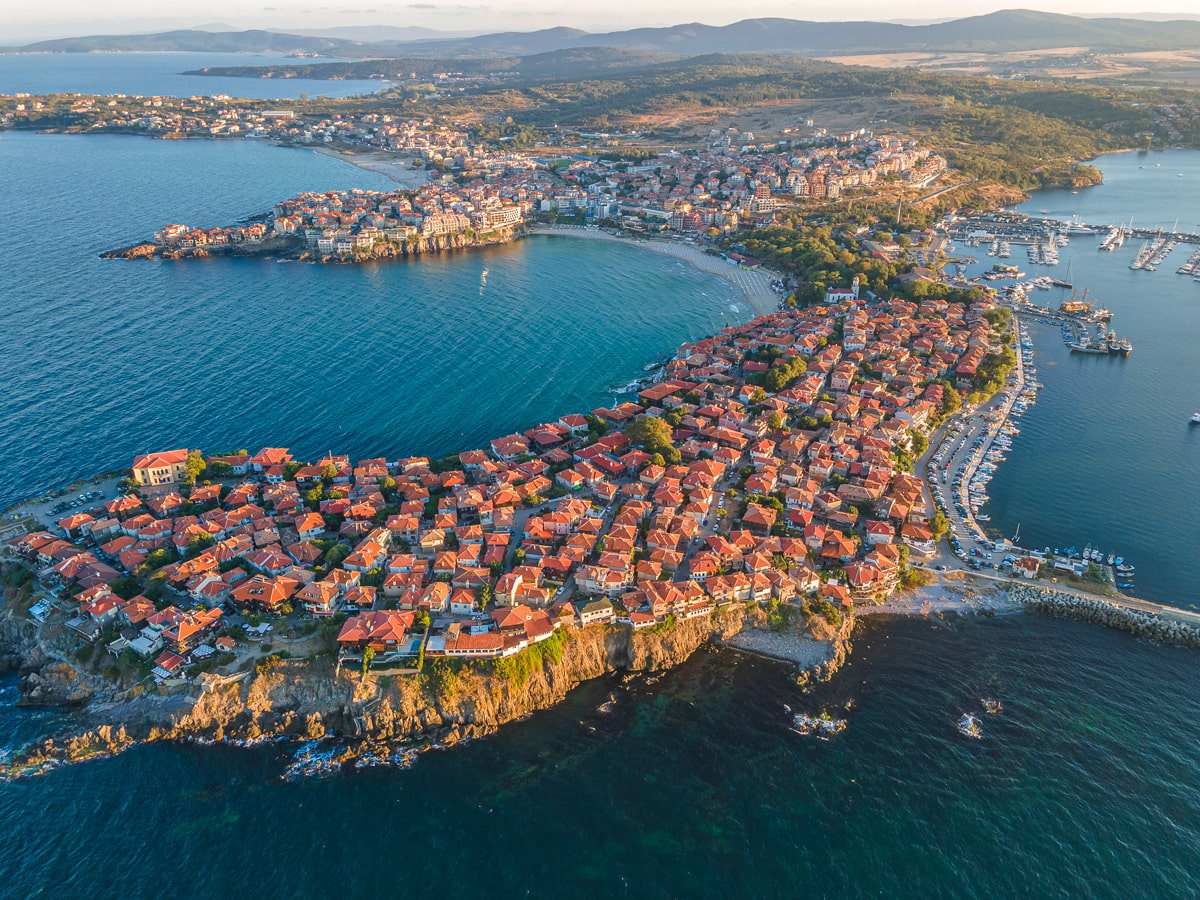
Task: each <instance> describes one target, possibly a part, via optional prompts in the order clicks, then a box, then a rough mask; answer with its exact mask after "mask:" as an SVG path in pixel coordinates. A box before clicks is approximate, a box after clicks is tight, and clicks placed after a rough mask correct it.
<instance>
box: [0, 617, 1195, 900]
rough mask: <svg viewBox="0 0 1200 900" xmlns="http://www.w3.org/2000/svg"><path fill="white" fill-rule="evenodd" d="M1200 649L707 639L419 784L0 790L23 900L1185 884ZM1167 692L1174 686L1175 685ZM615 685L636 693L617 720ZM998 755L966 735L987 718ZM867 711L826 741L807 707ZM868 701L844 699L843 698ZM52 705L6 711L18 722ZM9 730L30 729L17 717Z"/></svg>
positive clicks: (111, 778) (992, 641)
mask: <svg viewBox="0 0 1200 900" xmlns="http://www.w3.org/2000/svg"><path fill="white" fill-rule="evenodd" d="M1194 678H1195V656H1194V655H1193V654H1189V653H1187V652H1184V651H1179V650H1172V649H1167V648H1161V647H1153V646H1149V645H1146V644H1142V643H1138V642H1137V641H1135V640H1133V639H1132V638H1130V637H1128V636H1126V635H1123V634H1119V633H1115V632H1109V631H1104V630H1102V629H1098V628H1091V627H1087V626H1081V625H1078V624H1073V623H1066V622H1058V621H1055V620H1048V619H1043V618H1040V617H1034V616H1024V615H1019V614H1018V615H1013V616H1004V617H1000V618H998V619H994V620H986V619H983V620H974V621H963V620H953V619H952V620H949V621H947V622H927V621H897V620H890V621H882V622H880V621H876V622H875V623H873V624H871V625H869V626H867V627H865V628H863V629H862V630H861V631H860V632H859V633H858V634H857V635H856V639H855V655H854V658H853V660H852V661H851V662H850V664H849V665H848V666H847V667H846V668H845V669H844V670H843V671H841V672H840V673H839V674H838V675H837V677H836V678H835V679H834V681H833V682H832V683H830V684H827V685H823V686H820V687H818V688H817V689H815V690H813V691H812V692H811V693H807V694H805V693H803V692H802V691H801V690H800V689H798V688H796V687H795V686H794V685H792V684H790V683H789V681H788V680H787V677H786V673H785V672H784V670H782V669H780V668H778V667H776V666H774V665H772V664H769V663H764V662H758V661H752V660H749V659H746V658H739V657H736V656H734V655H732V654H725V653H715V652H701V653H699V654H698V655H697V656H695V657H693V659H692V660H690V661H689V662H688V663H686V664H685V665H683V666H682V667H680V668H678V669H677V670H675V671H673V672H671V673H669V674H668V675H667V676H666V677H665V678H664V679H663V680H662V681H660V682H658V683H657V684H655V685H653V686H647V685H645V684H644V683H638V682H634V683H632V684H631V685H630V686H629V687H628V689H625V688H621V687H619V686H617V685H615V684H614V683H610V682H608V681H606V680H600V681H596V682H591V683H589V684H586V685H583V686H581V687H580V688H578V689H577V690H576V691H575V692H573V693H572V694H571V696H570V697H568V698H567V700H566V702H564V703H563V704H562V705H561V706H559V707H558V708H556V709H553V710H549V711H546V712H543V713H538V714H535V715H534V716H533V717H532V718H531V719H529V720H528V721H526V722H523V723H520V724H516V725H512V726H509V727H506V728H504V729H502V730H501V731H500V732H499V733H498V734H496V735H494V736H492V737H490V738H488V739H486V740H482V741H477V742H474V743H470V744H467V745H465V746H460V747H456V748H455V749H453V750H451V751H446V752H435V753H429V754H425V755H424V756H422V757H420V758H419V759H418V760H417V762H416V763H415V765H413V767H412V768H410V769H407V770H395V769H371V770H367V771H365V772H359V773H353V774H342V775H334V776H332V777H328V778H320V779H315V778H310V779H304V780H300V781H287V780H284V778H283V777H282V776H283V772H284V767H285V765H286V763H287V762H288V759H289V752H292V749H291V748H286V747H282V746H278V745H277V746H271V747H263V748H257V749H251V750H237V749H232V748H202V747H195V746H187V745H183V746H148V747H138V748H135V749H132V750H130V751H127V752H126V753H124V754H122V755H121V756H118V757H116V758H114V759H110V760H102V761H96V762H91V763H84V764H80V765H77V766H71V767H67V768H64V769H59V770H57V771H55V772H52V773H50V774H49V775H47V776H43V777H40V778H34V779H30V780H26V781H22V782H17V783H12V784H0V815H2V816H3V820H4V821H5V822H6V824H7V826H8V829H9V833H10V834H12V835H14V837H18V836H19V839H14V840H10V841H6V842H4V844H3V845H2V846H0V884H3V885H5V886H6V887H5V890H4V893H5V895H6V896H13V897H27V896H29V897H32V896H46V897H50V896H53V897H67V896H80V895H83V894H85V893H86V894H87V895H88V896H96V897H129V896H145V895H147V894H150V893H161V892H163V891H164V890H165V891H166V892H167V893H168V894H172V893H174V891H175V890H177V889H178V888H177V886H178V885H179V884H180V883H181V882H180V879H181V878H182V877H184V876H185V875H186V879H187V893H188V894H189V896H194V897H198V898H210V897H221V896H242V895H244V894H245V892H246V891H247V890H248V884H249V883H251V882H252V883H253V892H254V895H255V896H256V897H261V898H263V900H267V898H297V897H300V898H307V897H328V896H332V895H337V896H358V895H362V894H364V893H369V892H372V891H377V890H379V889H380V887H381V886H382V885H389V884H390V885H397V886H402V887H398V888H397V889H398V890H400V892H401V893H402V894H403V895H404V896H406V897H413V898H421V897H439V896H480V897H512V896H532V897H544V896H555V895H558V894H559V893H560V892H563V891H568V892H569V893H570V894H571V895H572V896H581V897H612V896H622V897H631V898H668V897H729V896H747V897H789V898H790V897H809V896H820V897H879V896H884V897H904V898H907V897H913V898H942V897H1038V898H1075V897H1092V898H1130V897H1155V898H1188V897H1194V896H1195V895H1196V893H1197V892H1198V891H1200V875H1198V874H1197V873H1198V872H1200V790H1198V787H1200V783H1198V780H1197V776H1196V769H1195V761H1196V748H1197V746H1200V700H1198V699H1197V695H1196V692H1195V691H1192V690H1190V689H1188V688H1187V687H1186V686H1187V685H1190V684H1191V683H1192V682H1193V681H1194ZM1168 686H1169V689H1168ZM610 690H615V691H616V697H617V704H616V708H615V710H614V711H613V712H612V713H610V714H604V713H600V712H598V711H597V707H598V706H599V704H600V703H602V702H603V701H604V700H605V699H606V697H607V695H608V692H609V691H610ZM981 698H997V699H1000V700H1001V702H1002V703H1003V706H1004V711H1003V713H1002V714H1000V715H998V716H988V715H983V716H982V719H983V721H982V732H983V736H982V738H981V739H980V740H979V741H971V740H968V739H965V738H963V737H961V736H960V735H959V734H958V733H957V731H956V730H955V728H954V723H955V721H956V719H957V718H958V716H959V715H961V714H962V713H963V712H966V711H974V712H977V713H978V712H980V707H981V704H980V702H979V701H980V699H981ZM785 704H787V706H789V707H791V709H792V710H794V711H797V712H799V711H804V712H806V713H809V714H819V713H821V712H823V711H829V712H831V713H832V714H835V715H837V716H841V717H844V718H846V719H847V721H848V726H847V728H846V730H845V731H844V732H842V733H841V734H840V735H837V736H835V737H834V738H832V739H831V740H829V741H827V742H823V741H821V740H819V739H817V738H814V737H811V736H801V735H798V734H795V733H793V732H791V731H790V730H789V729H788V724H789V719H790V716H789V713H788V711H787V710H786V709H785V707H784V705H785ZM847 707H849V709H848V710H847ZM28 715H30V714H29V713H26V712H22V711H12V710H10V711H8V712H7V713H6V714H4V716H3V717H2V718H0V723H3V722H4V721H6V720H7V721H12V720H18V721H19V724H23V720H24V717H26V716H28ZM8 727H10V728H12V727H15V726H13V725H9V726H8Z"/></svg>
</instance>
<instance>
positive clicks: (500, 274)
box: [0, 132, 750, 504]
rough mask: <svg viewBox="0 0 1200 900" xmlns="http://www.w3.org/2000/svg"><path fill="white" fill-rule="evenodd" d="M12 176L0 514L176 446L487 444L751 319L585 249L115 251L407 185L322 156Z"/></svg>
mask: <svg viewBox="0 0 1200 900" xmlns="http://www.w3.org/2000/svg"><path fill="white" fill-rule="evenodd" d="M0 169H3V171H5V172H14V173H20V177H18V178H6V179H0V205H2V206H3V208H4V209H5V210H6V211H7V212H8V214H7V215H6V216H4V217H3V218H2V220H0V259H3V260H4V261H5V276H6V278H5V280H6V283H5V293H6V295H7V308H6V314H7V316H6V317H7V322H6V327H5V328H3V329H0V360H3V366H4V372H5V390H4V391H3V392H0V421H2V422H4V428H3V429H0V504H3V503H5V502H11V501H13V500H16V499H20V498H22V497H26V496H30V495H32V494H34V493H37V492H39V491H41V490H43V489H45V488H47V487H49V486H51V485H54V484H56V483H62V482H64V481H65V480H71V479H73V478H74V477H77V476H80V475H88V474H92V473H95V472H99V471H104V470H107V469H113V468H120V467H123V466H126V465H128V464H129V460H130V459H131V458H132V456H133V455H135V454H137V453H141V452H145V451H147V450H154V449H164V448H167V447H175V446H189V447H197V446H198V447H201V448H203V449H205V450H208V451H210V452H211V451H214V450H220V449H228V448H234V449H237V448H243V447H245V448H252V447H253V448H257V447H259V446H290V447H292V448H294V449H295V450H296V452H297V454H298V455H299V456H301V457H316V456H317V455H318V454H321V453H324V452H327V451H329V450H333V451H336V452H345V453H349V454H351V455H352V456H355V457H359V458H365V457H367V456H374V455H378V454H385V455H387V456H388V457H396V456H399V455H410V454H441V453H447V452H451V451H458V450H464V449H470V448H472V447H477V446H480V445H481V444H482V442H484V441H485V440H487V439H489V438H491V437H496V436H499V435H501V434H506V433H509V432H511V431H513V430H515V429H518V428H528V427H529V426H531V425H533V424H536V423H537V422H539V421H545V420H547V418H549V417H557V416H560V415H563V414H565V413H568V412H577V411H583V412H586V411H590V410H591V409H594V408H596V407H597V406H600V405H611V404H612V402H613V401H614V399H615V398H614V395H613V393H612V392H611V391H610V390H609V388H610V387H612V386H614V383H621V384H624V383H628V382H629V381H630V380H631V379H633V378H636V377H638V376H640V375H643V374H644V371H643V370H644V367H645V366H646V365H647V364H648V363H649V362H652V361H654V360H656V359H657V360H661V359H663V358H665V357H666V356H667V355H668V354H669V353H670V352H671V351H672V350H673V349H674V348H675V347H676V346H677V345H678V344H679V342H681V341H683V340H685V339H689V338H699V337H702V336H704V335H706V334H710V333H712V332H713V331H714V330H715V329H719V328H721V327H723V326H724V325H725V324H726V323H727V322H729V321H734V320H742V319H745V318H748V317H749V315H750V311H749V309H748V308H747V307H746V306H745V304H744V302H743V301H741V299H740V297H738V296H737V295H735V294H734V293H733V289H732V288H731V287H729V286H728V285H727V284H726V283H725V282H723V281H721V280H719V279H717V278H715V277H713V276H711V275H708V274H705V273H701V272H699V271H697V270H695V269H693V268H692V267H690V266H688V265H686V264H684V263H682V262H679V261H677V260H671V259H665V258H664V257H661V256H659V255H657V254H653V253H650V252H648V251H645V250H640V249H636V248H632V247H624V246H620V245H612V244H609V243H603V242H597V241H586V240H579V239H572V238H565V237H538V238H531V239H525V240H522V241H519V242H516V243H514V244H511V245H507V246H505V247H501V248H494V249H487V250H484V251H480V252H465V253H456V254H446V255H441V256H432V257H426V258H422V259H419V260H417V261H415V262H412V263H380V264H377V265H366V266H319V265H311V264H304V263H294V262H287V263H284V262H276V261H273V260H265V261H263V260H226V259H212V260H193V261H187V262H168V261H162V260H156V261H145V260H142V261H128V260H102V259H99V258H98V256H97V254H99V253H100V252H101V251H103V250H105V249H110V248H112V247H117V246H124V245H126V244H129V243H132V242H134V241H136V240H139V239H142V238H145V237H146V236H148V235H150V234H151V233H152V232H153V231H154V230H155V229H156V228H159V227H161V226H162V225H163V224H166V223H168V222H185V223H188V224H194V225H203V226H211V225H219V224H226V223H229V222H231V221H234V220H237V219H240V218H242V217H245V216H248V215H251V214H254V213H257V212H260V211H263V210H266V209H269V208H270V206H271V205H272V204H273V203H275V202H276V201H278V200H280V199H283V198H285V197H289V196H292V195H294V194H295V193H297V192H300V191H303V190H313V189H327V188H342V189H347V188H353V187H361V188H368V189H388V188H390V187H391V186H392V182H389V181H388V180H387V179H385V178H384V177H383V176H381V175H377V174H374V173H371V172H364V171H363V170H361V169H357V168H354V167H352V166H350V165H348V164H346V163H343V162H340V161H337V160H334V159H329V158H326V157H323V156H320V155H318V154H316V153H313V152H311V151H307V150H293V149H282V148H278V147H273V146H269V145H266V144H259V143H250V142H236V141H220V142H208V141H153V140H149V139H147V138H141V137H132V136H87V137H84V136H70V135H37V134H29V133H13V132H8V133H3V134H0ZM485 272H486V274H485Z"/></svg>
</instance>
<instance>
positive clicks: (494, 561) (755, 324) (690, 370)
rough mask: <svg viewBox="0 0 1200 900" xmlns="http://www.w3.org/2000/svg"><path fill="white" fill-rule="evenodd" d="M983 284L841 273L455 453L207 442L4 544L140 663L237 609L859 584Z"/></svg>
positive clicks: (468, 634)
mask: <svg viewBox="0 0 1200 900" xmlns="http://www.w3.org/2000/svg"><path fill="white" fill-rule="evenodd" d="M989 308H990V305H989V303H988V302H987V301H979V302H975V303H973V304H971V305H967V304H964V303H955V302H947V301H944V300H925V301H922V302H920V303H914V302H909V301H905V300H900V299H893V300H875V299H874V298H871V299H869V300H868V299H858V298H857V297H855V296H854V295H853V293H851V294H848V295H846V296H845V297H844V298H843V299H842V300H841V302H840V303H837V304H829V305H825V306H814V307H807V308H798V309H790V310H786V311H781V312H777V313H774V314H771V315H765V316H760V317H758V318H756V319H754V320H752V321H750V322H748V323H746V324H744V325H734V326H730V327H727V328H725V329H722V330H721V331H720V332H719V333H718V334H716V335H713V336H712V337H709V338H706V339H704V340H701V341H696V342H694V343H687V344H684V345H683V346H681V347H680V348H679V351H678V353H677V354H676V356H675V358H674V359H672V360H671V361H670V362H669V363H668V364H667V365H666V367H665V369H664V370H663V372H662V375H661V378H660V379H659V380H658V381H657V382H656V383H654V384H652V385H651V386H649V387H647V388H645V389H644V390H642V391H641V392H640V393H639V394H638V395H637V398H636V400H634V401H630V402H627V403H624V404H621V405H620V406H617V407H615V408H612V409H608V408H601V409H595V410H591V411H590V412H588V413H587V414H572V415H566V416H562V417H561V418H558V419H555V420H552V421H547V422H543V423H540V424H537V425H535V426H533V427H531V428H528V429H526V430H524V431H521V432H515V433H513V434H508V435H503V436H499V437H497V438H495V439H494V440H492V441H490V442H489V443H488V444H487V445H486V446H484V447H481V448H477V449H471V450H466V451H464V452H462V453H459V454H457V455H456V456H454V457H449V458H446V459H442V460H436V461H431V460H429V459H427V458H425V457H404V458H393V459H389V458H383V457H380V458H376V459H366V460H357V461H354V462H352V461H351V460H350V459H349V458H347V457H344V456H333V455H330V456H326V457H324V458H321V459H316V460H312V461H300V460H296V459H294V458H293V454H292V453H291V452H290V450H289V449H287V448H264V449H262V450H260V451H259V452H258V453H255V454H253V455H250V454H240V455H233V456H209V457H207V458H206V463H207V468H206V469H205V471H204V472H203V473H201V475H200V477H199V481H198V483H196V484H193V485H187V484H183V483H178V481H171V482H162V483H160V482H158V480H157V479H156V478H150V479H149V480H142V479H140V478H139V479H137V485H136V487H137V491H136V492H133V491H131V492H130V493H128V494H126V495H124V496H121V497H118V498H117V499H115V500H112V501H109V502H108V503H105V504H104V505H103V506H102V507H99V508H97V509H94V510H91V511H89V512H86V513H76V514H73V515H71V516H69V517H67V518H65V519H63V520H61V521H60V522H58V523H57V526H56V527H55V528H54V529H53V530H51V531H41V532H36V533H32V534H28V535H25V536H23V537H20V538H18V539H16V540H15V541H13V542H12V544H13V546H14V547H15V549H16V550H17V552H19V553H20V554H21V555H22V556H23V557H24V558H25V559H26V560H27V561H28V563H29V565H30V566H31V568H32V569H33V570H34V571H35V572H36V574H37V576H38V578H39V580H40V582H41V583H42V584H43V585H44V586H46V587H48V588H50V589H51V590H54V591H56V592H57V596H58V599H59V603H60V604H65V605H66V607H67V612H68V615H69V619H70V621H69V622H68V625H70V627H72V628H73V629H75V630H76V631H77V632H78V634H79V635H80V636H81V637H83V638H84V639H85V640H89V641H97V642H98V641H100V640H101V639H102V638H103V639H104V640H105V641H106V642H107V643H106V646H108V648H109V649H110V650H112V651H114V652H124V651H125V650H129V651H131V652H133V653H136V654H138V655H140V656H141V657H142V658H143V659H146V660H148V661H151V662H153V665H154V667H155V668H154V671H155V673H156V675H158V676H159V677H160V678H170V677H177V676H179V675H180V674H184V673H186V672H187V671H189V668H190V667H192V666H194V665H196V663H197V662H198V661H203V660H204V659H205V658H206V657H207V656H209V655H210V654H211V653H213V652H214V650H217V651H218V652H226V651H227V650H228V648H229V643H230V641H229V638H228V637H227V636H225V635H226V631H227V629H226V625H225V622H226V621H227V620H228V619H229V618H231V617H234V616H242V615H253V616H255V617H261V620H263V621H268V622H269V621H270V619H271V618H273V617H279V616H287V615H290V616H292V617H296V616H303V617H311V618H313V619H317V620H330V619H333V620H335V627H336V630H337V637H336V641H337V644H338V646H339V653H340V655H341V656H342V658H344V659H351V660H362V659H363V657H364V656H366V657H368V660H370V659H371V658H373V659H374V661H376V663H378V662H385V661H396V660H400V659H410V658H412V657H429V656H447V657H467V658H470V657H501V656H506V655H512V654H516V653H520V652H521V651H522V650H523V649H525V648H527V647H529V646H531V645H533V644H535V643H538V642H540V641H543V640H547V639H549V638H551V637H552V636H553V635H554V634H555V632H556V631H557V630H559V629H562V628H564V627H591V626H593V625H610V624H617V625H621V626H624V627H629V628H634V629H637V628H643V627H647V626H652V625H655V624H657V623H663V622H667V621H668V620H672V617H673V620H674V621H679V620H684V619H689V618H694V617H699V616H706V615H709V614H710V613H711V612H712V611H713V610H714V609H715V608H717V607H719V606H720V605H722V604H727V603H751V602H753V603H761V604H766V603H771V602H775V603H782V604H792V605H795V606H807V608H808V609H810V610H814V609H826V610H828V609H831V608H838V607H841V608H848V607H850V606H852V605H853V604H855V603H869V602H872V601H873V600H875V599H877V598H881V597H884V596H886V595H888V594H889V593H890V592H891V591H893V590H894V589H895V588H896V587H897V585H898V583H899V579H900V576H901V571H902V568H903V565H904V561H905V558H906V556H907V554H908V552H910V551H911V552H921V551H922V549H923V548H927V547H928V546H929V544H930V541H931V533H930V529H929V528H928V527H927V523H928V522H929V520H930V519H931V517H932V516H933V514H934V510H933V509H932V508H931V506H930V505H929V504H928V502H927V499H926V495H925V493H924V492H923V490H922V484H921V481H920V479H919V478H918V477H916V476H915V475H913V474H912V473H911V472H910V471H906V470H905V465H904V464H903V461H904V460H905V459H906V458H907V452H908V451H909V450H911V442H912V439H913V435H914V434H916V433H920V432H923V431H927V430H928V429H929V428H931V427H932V424H933V423H934V421H935V420H936V419H937V418H938V416H939V413H940V410H941V408H942V406H941V404H942V399H943V397H944V395H945V392H946V391H951V390H954V389H955V388H954V384H955V381H956V379H961V378H962V377H964V367H967V366H969V365H970V364H971V363H972V361H975V360H977V359H978V358H980V357H981V356H982V354H983V353H985V352H987V349H988V347H989V340H990V338H989V325H988V322H987V320H986V318H985V317H984V313H985V312H986V311H987V310H988V309H989ZM773 369H778V370H779V372H777V373H773V372H772V370H773ZM764 384H770V385H771V386H773V387H776V388H778V389H777V390H775V391H773V392H772V391H767V390H765V389H764V387H763V385H764ZM180 454H182V457H180ZM186 457H187V453H186V451H178V452H174V453H166V454H150V455H148V456H144V457H139V458H138V461H137V463H135V467H143V468H144V467H147V466H148V467H149V471H152V472H159V471H160V470H162V469H166V468H168V467H170V466H175V465H178V464H181V463H182V462H183V461H184V460H186ZM906 547H907V548H909V549H904V548H906ZM913 548H915V549H913ZM110 626H111V627H110ZM263 627H266V626H263ZM218 641H219V642H220V644H217V643H216V642H218ZM220 648H224V649H220ZM368 651H369V652H368ZM197 654H199V655H197Z"/></svg>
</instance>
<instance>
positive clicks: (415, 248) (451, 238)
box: [100, 226, 525, 265]
mask: <svg viewBox="0 0 1200 900" xmlns="http://www.w3.org/2000/svg"><path fill="white" fill-rule="evenodd" d="M524 233H525V231H524V229H523V228H521V227H519V226H502V227H497V228H495V229H493V230H491V231H489V232H487V233H486V234H487V236H486V237H479V236H474V235H469V234H467V233H465V232H460V233H457V234H436V235H432V236H430V237H422V238H416V239H414V240H406V241H396V242H391V241H388V242H381V243H377V244H376V245H375V246H373V247H371V248H370V249H368V250H357V251H355V252H354V253H350V254H336V253H318V252H316V251H312V250H309V249H308V247H307V244H306V242H305V240H304V238H303V237H294V236H287V237H270V238H266V239H264V240H261V241H254V242H252V243H242V244H218V245H213V246H208V247H189V248H179V249H172V248H170V247H164V246H161V245H159V244H154V243H151V242H148V241H143V242H141V243H138V244H131V245H129V246H128V247H118V248H117V249H115V250H106V251H105V252H103V253H101V254H100V258H101V259H209V258H211V257H233V258H260V259H287V260H296V261H298V262H314V263H323V264H334V265H345V264H351V263H366V262H378V261H382V260H396V259H409V258H411V257H415V256H421V255H426V254H429V253H441V252H443V251H447V250H468V249H473V248H476V247H491V246H495V245H499V244H507V243H509V242H511V241H513V240H515V239H516V238H518V237H520V236H521V235H523V234H524Z"/></svg>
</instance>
